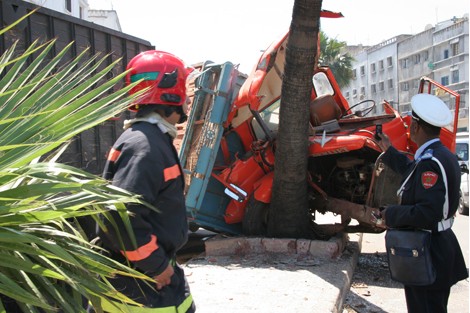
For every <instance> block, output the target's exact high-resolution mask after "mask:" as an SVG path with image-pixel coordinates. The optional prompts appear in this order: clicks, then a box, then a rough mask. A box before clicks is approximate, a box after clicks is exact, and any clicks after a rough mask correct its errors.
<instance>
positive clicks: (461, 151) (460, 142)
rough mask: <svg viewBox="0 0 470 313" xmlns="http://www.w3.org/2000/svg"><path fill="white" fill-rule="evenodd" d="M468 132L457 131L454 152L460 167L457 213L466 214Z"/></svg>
mask: <svg viewBox="0 0 470 313" xmlns="http://www.w3.org/2000/svg"><path fill="white" fill-rule="evenodd" d="M468 139H469V134H468V132H459V133H457V137H456V139H455V154H456V155H457V158H458V159H459V163H460V167H461V168H462V180H461V183H460V201H459V213H460V214H462V215H468V141H469V140H468Z"/></svg>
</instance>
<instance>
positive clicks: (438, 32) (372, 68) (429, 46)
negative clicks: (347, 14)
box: [342, 14, 469, 131]
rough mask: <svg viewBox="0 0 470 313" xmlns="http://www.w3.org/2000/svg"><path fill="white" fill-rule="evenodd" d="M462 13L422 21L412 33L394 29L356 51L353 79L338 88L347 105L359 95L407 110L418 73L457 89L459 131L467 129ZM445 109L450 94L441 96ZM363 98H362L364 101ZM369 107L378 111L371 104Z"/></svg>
mask: <svg viewBox="0 0 470 313" xmlns="http://www.w3.org/2000/svg"><path fill="white" fill-rule="evenodd" d="M468 33H469V31H468V14H466V15H465V16H463V17H462V18H453V19H451V20H448V21H444V22H441V23H438V24H437V25H435V26H432V25H428V26H427V27H426V29H425V30H424V31H423V32H421V33H418V34H416V35H399V36H397V37H394V38H391V39H389V40H386V41H384V42H382V43H380V44H378V45H375V46H372V47H366V48H364V49H363V50H361V51H359V52H357V47H352V48H353V49H348V51H349V53H350V54H351V55H352V56H353V57H354V59H355V61H354V62H353V65H352V66H353V79H352V80H351V83H350V84H349V86H347V87H345V88H342V92H343V94H344V96H345V97H346V99H347V100H348V101H349V104H350V105H354V104H357V103H359V102H360V101H363V100H365V99H372V100H374V101H375V102H376V103H377V104H380V103H381V102H382V101H383V100H384V99H385V100H387V101H389V102H390V103H391V104H392V105H393V106H394V107H395V108H396V109H398V110H399V112H406V111H409V110H410V99H411V97H412V96H413V95H415V94H416V93H418V85H419V79H420V78H421V77H422V76H427V77H430V78H431V79H433V80H435V81H436V82H438V83H440V84H441V85H444V86H448V87H449V88H450V89H452V90H454V91H456V92H457V93H458V94H460V109H459V125H458V128H459V130H460V131H466V130H468V114H469V97H468V83H469V73H468V72H469V44H468V43H469V36H468ZM443 100H444V101H446V102H447V104H448V105H449V107H450V109H451V110H453V109H455V108H454V105H453V102H452V101H450V99H447V100H446V99H443ZM368 104H369V103H364V105H363V106H364V107H366V106H368ZM375 113H377V114H380V113H382V108H381V107H380V106H378V107H377V109H376V111H375Z"/></svg>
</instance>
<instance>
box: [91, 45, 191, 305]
mask: <svg viewBox="0 0 470 313" xmlns="http://www.w3.org/2000/svg"><path fill="white" fill-rule="evenodd" d="M127 69H128V70H130V72H129V73H128V74H127V76H126V83H127V84H129V83H131V82H136V81H139V80H141V82H140V83H138V84H137V85H136V86H135V87H134V88H133V89H131V90H130V93H131V94H134V93H136V92H138V91H140V90H142V89H145V88H148V91H147V92H146V93H145V94H144V96H143V97H141V98H140V99H139V100H138V102H137V103H136V104H134V105H132V106H131V107H130V110H131V111H134V112H136V114H135V118H134V119H131V120H128V121H125V122H124V128H125V131H124V132H123V134H122V135H121V136H120V137H119V138H118V139H117V141H116V142H115V143H114V145H113V147H112V149H111V151H110V152H109V154H108V159H107V163H106V165H105V169H104V173H103V176H104V178H106V179H108V180H110V181H111V182H112V184H113V185H115V186H118V187H121V188H123V189H126V190H128V191H131V192H134V193H136V194H139V195H142V198H143V200H144V201H146V202H147V203H150V204H151V205H153V206H154V207H155V208H156V209H157V210H153V209H151V208H149V207H147V206H144V205H135V204H128V205H126V207H127V210H128V211H129V212H130V213H131V217H130V221H131V225H132V228H133V232H134V234H135V239H136V241H137V245H134V244H133V242H132V241H131V240H130V239H129V237H128V236H126V232H125V231H124V229H125V228H124V227H122V226H121V227H120V229H122V230H123V232H122V233H121V234H119V235H120V236H119V237H122V238H123V243H124V247H122V246H120V245H119V241H118V239H117V238H118V234H115V233H113V229H114V227H111V226H110V227H108V229H107V231H106V232H104V231H103V230H101V229H100V231H99V235H100V238H101V239H102V242H103V246H104V247H105V248H106V249H107V250H108V251H110V255H111V257H112V258H114V259H115V260H117V261H119V262H122V263H123V264H127V261H130V263H131V265H132V266H133V267H134V268H136V269H137V270H139V271H141V272H143V273H145V274H147V275H148V276H150V277H153V278H154V280H155V284H154V285H153V286H149V285H148V282H143V281H140V280H135V279H133V278H129V277H123V276H117V277H116V278H115V279H112V280H111V283H112V284H113V286H114V287H115V288H116V289H117V290H118V291H120V292H122V293H124V294H125V295H127V296H128V297H130V298H131V299H133V300H135V301H136V302H138V303H141V304H143V305H144V306H145V309H142V308H137V307H135V311H136V312H149V313H158V312H195V305H194V302H193V300H192V296H191V294H190V291H189V286H188V283H187V281H186V278H185V275H184V272H183V269H182V268H181V267H180V266H179V265H178V264H177V263H176V260H175V256H176V252H177V251H178V249H180V248H181V247H182V246H183V245H184V244H185V243H186V241H187V238H188V224H187V220H186V207H185V199H184V194H183V191H184V179H183V175H182V169H181V165H180V163H179V159H178V154H177V151H176V150H175V147H174V146H173V139H174V138H175V137H176V126H175V124H177V123H182V122H184V121H185V120H186V118H187V116H186V113H187V95H186V78H187V75H188V73H187V69H186V67H185V65H184V63H183V62H182V61H181V60H180V59H179V58H177V57H176V56H174V55H172V54H170V53H167V52H163V51H155V50H151V51H145V52H142V53H140V54H139V55H137V56H136V57H134V58H133V59H132V60H131V61H130V62H129V64H128V65H127ZM119 220H120V219H118V218H116V221H119ZM105 222H107V223H109V221H105ZM116 305H117V304H116ZM105 309H108V310H109V311H111V312H116V311H117V309H113V308H105ZM127 310H128V311H129V312H133V307H132V306H131V307H130V308H128V309H127Z"/></svg>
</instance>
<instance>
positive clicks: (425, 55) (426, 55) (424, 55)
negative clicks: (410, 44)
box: [423, 51, 429, 61]
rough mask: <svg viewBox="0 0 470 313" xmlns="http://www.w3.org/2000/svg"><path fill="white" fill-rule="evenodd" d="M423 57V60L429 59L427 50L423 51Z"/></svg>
mask: <svg viewBox="0 0 470 313" xmlns="http://www.w3.org/2000/svg"><path fill="white" fill-rule="evenodd" d="M423 59H424V61H427V60H428V59H429V52H428V51H424V53H423Z"/></svg>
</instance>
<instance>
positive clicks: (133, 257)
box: [121, 235, 158, 261]
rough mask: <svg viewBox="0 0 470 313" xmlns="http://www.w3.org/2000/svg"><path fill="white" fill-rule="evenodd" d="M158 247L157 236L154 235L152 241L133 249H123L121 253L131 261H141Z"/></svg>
mask: <svg viewBox="0 0 470 313" xmlns="http://www.w3.org/2000/svg"><path fill="white" fill-rule="evenodd" d="M157 249H158V245H157V236H155V235H152V236H151V237H150V241H149V242H148V243H147V244H145V245H143V246H141V247H139V248H138V249H136V250H133V251H122V250H121V253H122V254H123V255H124V256H126V257H127V259H129V261H140V260H143V259H145V258H147V257H148V256H149V255H151V254H152V252H153V251H155V250H157Z"/></svg>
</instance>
